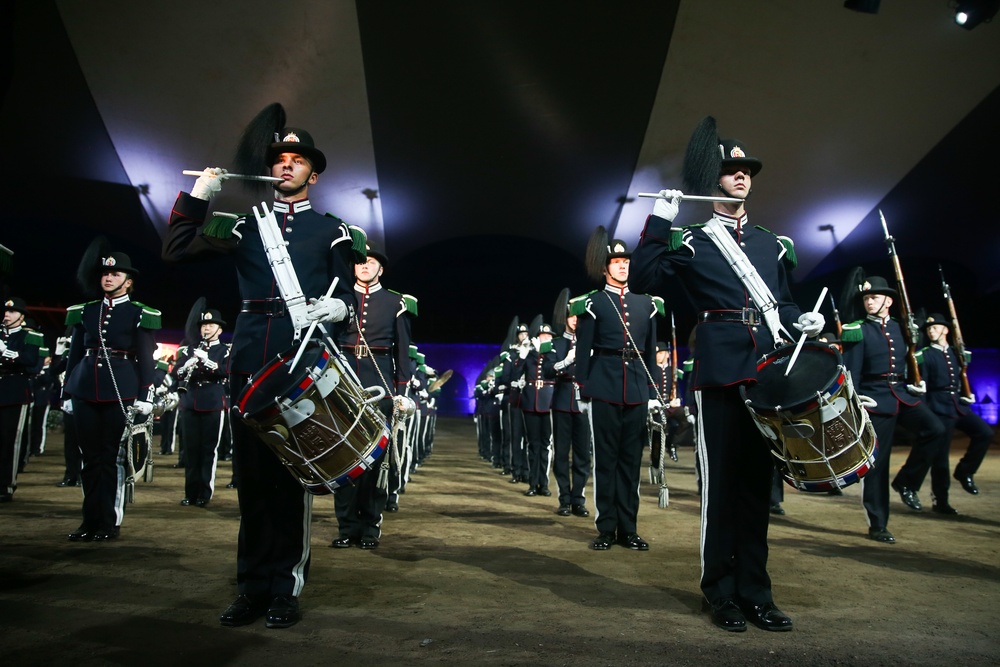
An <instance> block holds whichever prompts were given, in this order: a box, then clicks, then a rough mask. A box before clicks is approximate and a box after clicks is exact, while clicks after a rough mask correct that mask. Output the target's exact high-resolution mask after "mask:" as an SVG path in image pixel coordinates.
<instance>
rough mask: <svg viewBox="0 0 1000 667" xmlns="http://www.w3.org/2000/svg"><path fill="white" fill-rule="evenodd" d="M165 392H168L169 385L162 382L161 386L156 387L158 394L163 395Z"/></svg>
mask: <svg viewBox="0 0 1000 667" xmlns="http://www.w3.org/2000/svg"><path fill="white" fill-rule="evenodd" d="M165 393H167V385H165V384H161V385H160V386H159V387H157V388H156V395H157V396H163V395H164V394H165Z"/></svg>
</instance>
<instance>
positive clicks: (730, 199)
mask: <svg viewBox="0 0 1000 667" xmlns="http://www.w3.org/2000/svg"><path fill="white" fill-rule="evenodd" d="M199 173H200V172H199ZM638 196H640V197H653V198H655V199H667V197H663V196H662V195H660V193H659V192H640V193H639V194H638ZM679 199H681V200H682V201H721V202H725V203H727V204H742V203H743V200H742V199H737V198H736V197H707V196H705V195H685V194H682V195H681V196H680V197H679Z"/></svg>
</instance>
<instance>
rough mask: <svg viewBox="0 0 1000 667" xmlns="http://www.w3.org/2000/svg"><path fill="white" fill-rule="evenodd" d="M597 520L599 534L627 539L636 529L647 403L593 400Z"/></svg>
mask: <svg viewBox="0 0 1000 667" xmlns="http://www.w3.org/2000/svg"><path fill="white" fill-rule="evenodd" d="M590 410H591V413H590V426H591V428H592V429H593V433H594V505H595V507H596V508H597V517H596V518H595V520H594V523H595V525H596V526H597V531H598V532H599V533H611V534H616V533H617V535H618V537H619V538H624V537H625V536H626V535H629V534H631V533H635V532H636V517H637V515H638V514H639V470H640V469H641V467H642V451H643V449H644V448H645V446H646V412H647V410H648V408H647V405H646V403H640V404H638V405H615V404H613V403H605V402H604V401H599V400H597V399H594V400H593V401H591V407H590Z"/></svg>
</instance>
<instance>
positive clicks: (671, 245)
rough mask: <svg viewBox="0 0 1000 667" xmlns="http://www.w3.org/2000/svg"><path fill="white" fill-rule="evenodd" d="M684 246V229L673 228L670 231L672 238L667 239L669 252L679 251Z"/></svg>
mask: <svg viewBox="0 0 1000 667" xmlns="http://www.w3.org/2000/svg"><path fill="white" fill-rule="evenodd" d="M682 245H684V228H683V227H672V228H671V229H670V238H669V239H667V250H670V251H674V250H679V249H680V247H681V246H682Z"/></svg>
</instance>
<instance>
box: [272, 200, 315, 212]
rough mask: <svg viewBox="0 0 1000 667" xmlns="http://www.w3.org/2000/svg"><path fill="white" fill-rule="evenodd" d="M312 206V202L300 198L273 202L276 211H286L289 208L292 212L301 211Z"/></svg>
mask: <svg viewBox="0 0 1000 667" xmlns="http://www.w3.org/2000/svg"><path fill="white" fill-rule="evenodd" d="M311 208H312V204H311V203H310V202H309V200H308V199H300V200H299V201H293V202H291V205H289V202H287V201H276V202H274V210H275V211H277V212H278V213H288V212H289V210H291V212H292V213H301V212H302V211H308V210H309V209H311Z"/></svg>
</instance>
